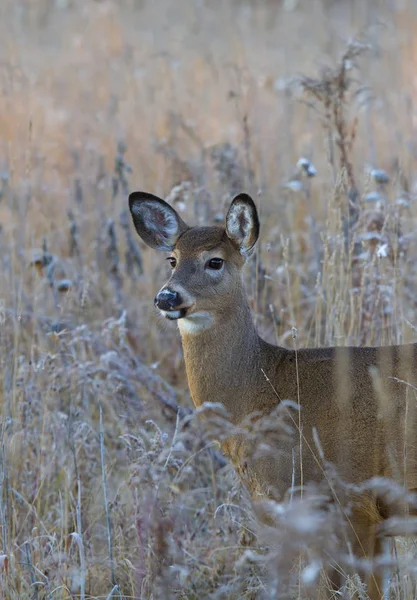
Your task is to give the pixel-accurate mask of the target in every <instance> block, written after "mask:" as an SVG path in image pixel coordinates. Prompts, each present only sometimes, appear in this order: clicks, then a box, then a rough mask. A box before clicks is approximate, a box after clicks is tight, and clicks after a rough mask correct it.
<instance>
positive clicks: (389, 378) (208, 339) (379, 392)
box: [129, 191, 417, 600]
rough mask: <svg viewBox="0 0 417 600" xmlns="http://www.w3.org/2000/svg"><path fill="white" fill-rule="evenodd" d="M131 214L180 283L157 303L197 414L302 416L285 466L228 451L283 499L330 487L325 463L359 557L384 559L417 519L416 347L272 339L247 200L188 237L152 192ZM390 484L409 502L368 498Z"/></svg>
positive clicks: (253, 484) (233, 446)
mask: <svg viewBox="0 0 417 600" xmlns="http://www.w3.org/2000/svg"><path fill="white" fill-rule="evenodd" d="M129 207H130V212H131V215H132V219H133V223H134V226H135V228H136V231H137V233H138V234H139V236H140V237H141V238H142V240H143V242H145V244H147V245H148V246H149V247H150V248H153V249H155V250H159V251H164V252H167V253H168V261H169V264H170V266H171V268H172V274H171V276H170V278H169V280H168V281H167V282H166V283H165V285H163V287H162V288H161V289H160V290H159V292H158V293H157V295H156V297H155V301H154V303H155V306H156V307H157V309H158V310H159V311H160V313H161V314H162V315H163V317H165V318H166V319H168V320H171V321H176V322H177V324H178V328H179V332H180V335H181V341H182V347H183V354H184V362H185V368H186V374H187V379H188V386H189V390H190V393H191V397H192V400H193V403H194V405H195V407H196V408H198V407H201V406H203V405H204V404H205V403H212V402H217V403H220V404H221V405H222V406H223V407H224V408H225V410H226V411H227V414H228V415H229V417H228V418H229V419H230V422H231V423H232V424H234V425H237V426H238V425H239V424H240V423H242V422H243V421H244V419H246V418H248V417H249V416H250V415H251V414H262V415H268V414H269V413H272V412H273V411H274V410H275V409H276V408H277V406H279V405H280V404H281V403H284V401H292V402H293V403H295V404H296V405H297V406H298V408H299V412H298V416H295V417H294V422H295V425H296V426H297V427H296V428H297V431H298V433H299V434H300V440H301V436H302V440H303V443H298V437H297V435H296V436H295V437H296V439H295V441H294V440H293V441H291V439H290V440H289V439H288V438H287V437H285V436H283V439H282V443H281V442H280V440H279V436H278V441H277V442H276V444H277V446H276V448H275V449H273V450H276V452H275V456H260V457H256V456H254V453H253V445H252V444H251V443H249V442H246V440H245V436H244V435H241V434H237V435H231V437H230V439H229V438H226V439H225V440H223V441H222V442H221V444H222V449H223V451H224V453H225V454H226V456H227V457H228V458H229V459H230V460H231V462H232V463H233V464H234V466H235V468H236V470H237V471H238V473H239V474H240V475H241V477H242V479H243V480H244V483H245V485H246V486H247V487H248V489H249V492H250V493H251V494H252V495H254V496H257V495H259V494H261V495H262V494H263V495H265V497H269V498H274V499H282V498H284V497H286V495H288V490H289V489H290V488H291V487H293V488H294V486H296V487H297V486H298V488H300V487H301V488H302V487H303V486H306V485H307V484H308V483H309V482H312V483H320V482H322V481H323V480H324V479H325V471H324V470H323V468H322V465H321V464H320V457H319V459H318V458H317V456H318V454H319V455H320V456H321V457H322V458H324V459H325V460H326V461H327V462H326V464H331V465H333V466H334V468H335V470H336V472H337V474H338V476H340V478H341V479H342V480H343V481H345V482H347V483H348V484H349V485H350V486H351V488H352V489H353V490H356V492H354V493H353V496H354V500H353V503H352V505H351V507H350V512H349V517H348V526H347V529H346V531H347V533H346V535H347V541H348V543H349V548H350V550H351V552H352V554H353V556H354V557H357V558H369V559H376V558H377V557H378V556H381V553H382V552H383V548H384V539H385V536H394V535H398V533H396V531H395V526H394V525H393V524H394V523H395V522H396V521H395V518H397V517H406V518H411V519H413V517H415V516H417V509H416V507H417V503H416V501H415V498H416V496H415V494H416V492H417V410H416V408H417V394H416V390H417V345H416V344H406V345H402V346H401V345H400V346H386V347H329V348H305V349H295V348H293V349H288V348H285V347H280V346H277V345H272V344H270V343H268V342H266V341H264V340H263V339H262V337H260V336H259V335H258V333H257V329H256V327H255V324H254V318H253V315H252V311H251V308H250V304H249V300H248V296H247V294H246V292H245V289H244V282H243V277H242V273H243V268H244V265H245V263H246V262H247V261H248V259H249V257H250V256H251V254H252V253H253V251H254V247H255V244H256V242H257V240H258V237H259V234H260V222H259V217H258V212H257V209H256V205H255V203H254V201H253V200H252V198H251V197H250V196H249V195H248V194H245V193H241V194H239V195H237V196H236V197H235V198H234V199H233V200H232V202H231V204H230V207H229V209H228V212H227V216H226V219H225V224H224V226H218V225H213V226H211V225H207V226H196V227H190V226H188V225H187V224H186V223H185V222H184V221H183V219H182V218H181V216H180V215H179V214H178V213H177V211H176V210H175V209H174V208H172V207H171V206H170V205H169V204H168V203H167V202H165V201H164V200H163V199H161V198H159V197H157V196H154V195H153V194H150V193H146V192H140V191H138V192H133V193H131V194H130V196H129ZM318 440H319V445H320V452H319V453H317V452H315V450H314V449H315V448H317V441H318ZM294 453H295V454H294ZM294 456H296V459H294ZM385 480H389V481H394V482H395V483H396V484H397V485H398V486H399V488H400V489H401V490H404V495H403V496H401V494H400V495H397V496H396V497H395V498H389V499H387V495H386V493H384V492H383V491H381V489H380V487H378V485H376V486H374V488H373V491H369V489H365V491H364V488H363V484H364V482H368V481H385ZM361 486H362V488H361ZM358 490H359V491H358ZM361 490H362V492H361ZM384 525H386V527H385V530H384ZM384 531H385V533H384ZM399 534H400V535H401V533H399ZM359 562H360V561H359ZM329 573H330V574H329V580H330V583H331V589H332V590H338V589H340V588H341V587H342V585H343V578H342V576H341V575H340V574H339V573H338V571H337V569H336V568H335V567H334V566H333V567H329ZM365 577H367V579H366V583H367V593H368V595H369V597H370V598H371V600H380V599H381V598H382V597H383V593H384V591H383V575H382V574H381V573H371V574H369V573H368V574H367V575H366V574H365Z"/></svg>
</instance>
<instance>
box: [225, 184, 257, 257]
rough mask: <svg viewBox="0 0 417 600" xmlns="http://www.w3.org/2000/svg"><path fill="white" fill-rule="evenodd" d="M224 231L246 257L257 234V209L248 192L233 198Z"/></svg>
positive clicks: (254, 242)
mask: <svg viewBox="0 0 417 600" xmlns="http://www.w3.org/2000/svg"><path fill="white" fill-rule="evenodd" d="M226 233H227V237H228V238H229V239H230V240H231V241H232V242H233V244H234V245H235V246H237V247H238V248H239V251H240V253H241V254H242V255H243V256H244V257H245V258H246V257H248V256H249V255H250V253H251V250H252V249H253V247H254V245H255V244H256V241H257V239H258V236H259V218H258V211H257V210H256V206H255V203H254V201H253V200H252V198H251V197H250V196H248V194H239V195H238V196H236V197H235V198H234V199H233V201H232V204H231V205H230V208H229V211H228V213H227V216H226Z"/></svg>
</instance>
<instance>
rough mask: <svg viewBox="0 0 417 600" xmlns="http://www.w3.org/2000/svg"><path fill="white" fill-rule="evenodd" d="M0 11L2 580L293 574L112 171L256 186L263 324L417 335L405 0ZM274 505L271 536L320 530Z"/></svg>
mask: <svg viewBox="0 0 417 600" xmlns="http://www.w3.org/2000/svg"><path fill="white" fill-rule="evenodd" d="M391 5H392V6H391ZM0 16H1V19H0V34H1V40H2V43H1V48H0V52H1V62H0V175H1V179H0V186H1V196H0V344H1V347H0V350H1V353H0V384H1V385H0V409H1V420H0V440H1V443H0V532H1V538H0V597H1V598H4V599H5V600H6V599H7V600H9V599H18V598H19V599H22V600H26V599H28V598H31V599H37V600H38V599H39V600H40V599H43V598H50V599H52V598H53V599H55V598H60V599H64V598H65V599H66V598H111V597H113V598H117V597H119V598H154V599H156V598H178V599H187V600H191V599H197V598H198V599H201V598H213V599H214V598H215V599H221V598H224V599H226V598H227V599H233V598H235V599H237V598H239V599H243V598H251V599H252V598H262V597H268V598H278V597H284V592H283V589H284V587H285V586H284V583H285V582H287V579H288V564H287V562H288V561H286V560H283V556H284V554H283V553H282V552H281V553H280V552H279V551H277V550H276V548H275V550H274V549H272V550H271V549H270V550H267V549H266V548H265V547H261V546H260V544H261V543H262V540H258V541H256V539H255V538H254V536H253V527H254V523H253V521H252V517H251V513H250V510H249V504H248V501H247V498H246V494H245V492H244V490H243V489H242V488H241V486H240V484H239V483H238V481H237V480H236V477H235V475H234V474H233V473H232V471H231V470H230V468H229V467H228V466H224V463H223V462H222V461H221V460H220V458H219V456H218V454H217V453H216V452H213V444H214V442H213V441H212V439H213V434H210V435H209V434H208V433H207V430H206V429H204V430H202V428H201V425H200V423H199V419H196V418H195V417H194V416H192V415H191V416H190V414H189V411H188V410H187V407H190V406H191V402H190V399H189V396H188V392H187V386H186V380H185V375H184V369H183V362H182V354H181V348H180V342H179V336H178V334H177V332H176V330H175V327H174V326H170V325H168V324H165V323H162V322H161V321H160V320H159V319H158V317H157V315H156V314H155V312H154V310H153V307H152V298H153V295H154V292H155V291H156V290H157V289H158V288H159V286H160V284H161V282H163V280H164V276H165V274H164V272H163V270H164V268H165V267H164V266H163V265H162V262H163V261H161V260H160V257H158V256H155V255H154V253H152V252H150V251H148V250H147V249H145V248H144V246H143V245H142V244H141V242H139V240H138V238H137V237H134V234H133V230H132V227H131V225H130V222H129V221H128V220H127V215H126V196H127V191H128V189H132V190H133V189H144V190H148V191H151V192H153V193H156V194H160V195H163V196H167V195H168V194H169V193H170V191H171V190H172V188H173V187H174V186H176V185H179V184H182V187H181V189H180V190H174V192H173V193H172V199H173V200H174V202H175V198H174V196H176V195H177V196H178V197H179V199H180V201H181V202H183V207H182V208H183V211H184V215H185V218H188V219H189V220H190V222H210V221H213V220H215V219H216V218H217V215H218V214H219V213H222V212H223V210H224V207H225V205H226V203H227V202H228V201H229V198H230V193H231V192H233V191H235V189H239V190H240V189H245V190H247V191H249V192H251V193H253V194H254V195H258V204H259V207H260V212H261V219H262V241H261V246H260V249H259V251H258V254H257V258H256V261H253V262H252V264H251V267H250V269H248V275H249V278H248V281H249V291H250V293H251V298H252V302H253V307H254V310H255V312H256V318H257V323H258V327H259V328H260V330H261V332H262V333H263V335H264V336H265V337H266V338H267V339H268V340H272V341H274V340H277V341H278V342H279V343H280V344H283V345H294V344H296V345H297V346H304V345H341V344H345V343H349V344H386V343H393V342H406V341H411V340H416V337H417V336H416V333H415V327H416V321H415V315H416V307H417V304H416V294H415V290H416V285H417V270H416V265H417V260H416V259H417V239H416V235H415V232H416V231H417V210H416V207H415V202H416V197H417V179H416V173H417V146H416V143H415V134H416V126H417V120H416V119H417V106H416V100H415V98H416V94H417V78H416V75H415V67H416V65H417V44H416V41H415V40H416V39H417V38H416V35H415V34H416V31H417V11H416V8H415V3H414V2H413V0H402V2H391V3H390V2H388V0H386V1H382V0H380V1H377V0H375V1H368V2H361V1H359V0H357V1H355V0H352V1H351V2H348V1H347V0H308V1H303V0H299V1H298V2H288V1H285V2H284V1H282V2H278V1H277V2H273V1H272V0H269V1H267V0H265V2H255V0H253V1H252V2H250V1H243V0H234V1H230V2H226V1H224V2H218V3H216V4H215V8H214V4H213V3H208V2H207V3H203V2H193V1H192V0H181V1H179V2H175V3H173V2H169V1H168V0H161V1H160V2H151V1H150V0H149V1H146V0H142V1H141V0H120V1H119V2H111V1H106V0H105V1H103V2H94V1H92V0H86V1H84V2H81V1H79V0H67V1H65V0H55V1H53V0H38V1H35V0H26V1H25V2H23V1H22V2H20V3H15V2H12V0H3V2H2V5H1V8H0ZM352 35H357V36H358V40H359V41H360V45H361V48H360V49H361V52H360V55H359V56H357V57H355V56H353V55H352V56H349V57H347V60H349V62H348V63H346V62H344V63H343V62H340V60H339V59H340V57H341V56H342V54H343V52H344V51H345V49H346V44H347V40H348V39H349V38H350V37H351V36H352ZM362 44H364V45H366V46H367V50H366V52H365V51H363V52H362V50H365V48H362ZM352 48H353V47H351V49H352ZM355 48H358V45H356V46H355ZM353 54H355V52H353ZM324 65H327V66H329V67H330V68H331V69H332V70H325V71H323V66H324ZM356 65H357V66H356ZM338 77H339V80H338ZM340 77H342V78H343V82H341V79H340ZM314 78H315V79H314ZM345 78H346V79H345ZM348 79H351V81H350V82H349V85H347V81H348ZM332 82H333V83H332ZM345 84H346V85H345ZM332 85H333V87H332ZM342 101H343V104H342V103H341V102H342ZM342 107H343V110H342ZM300 157H308V158H309V159H310V160H311V161H312V162H313V163H314V166H315V168H316V169H317V176H316V177H313V178H308V177H306V176H305V173H304V171H303V170H302V169H301V170H298V171H297V172H296V165H297V161H298V159H299V158H300ZM129 165H130V167H131V168H130V167H129ZM377 168H379V169H384V170H385V171H386V172H387V173H388V175H389V178H390V181H389V182H388V183H378V182H377V181H375V173H374V174H373V173H372V169H377ZM184 182H189V183H188V184H185V183H184ZM289 182H291V183H290V184H288V183H289ZM371 194H373V195H371ZM349 199H350V200H349ZM294 327H295V328H296V329H297V335H296V336H294V334H293V333H292V331H293V329H292V328H294ZM294 338H295V339H294ZM178 405H180V406H181V407H184V408H183V409H182V410H181V411H180V410H179V409H177V406H178ZM286 510H288V511H290V508H289V507H287V508H286ZM292 510H296V509H295V508H293V509H292ZM287 514H288V523H290V524H292V525H291V527H290V531H289V533H288V529H286V532H284V533H282V532H281V533H276V535H277V536H279V537H277V538H276V539H275V541H277V540H278V541H279V544H282V545H283V547H284V548H285V547H286V544H288V540H289V539H291V541H292V546H291V550H290V552H293V551H294V552H295V550H297V551H298V550H299V549H300V548H305V547H309V542H310V541H312V540H313V539H314V540H315V542H316V541H317V535H316V532H315V530H314V528H313V529H312V530H310V531H309V533H308V535H301V534H300V532H299V531H298V532H297V527H296V523H297V519H298V516H297V513H291V512H288V513H287ZM313 514H314V513H313ZM312 522H313V523H314V519H313V520H312ZM285 535H286V536H287V537H285ZM322 535H324V534H323V532H322ZM267 539H268V536H267ZM248 543H251V549H250V550H249V549H248V547H247V546H246V544H248ZM279 544H278V545H277V546H276V547H278V548H279ZM323 544H324V542H323ZM287 548H288V546H287ZM322 550H323V549H322ZM327 550H329V552H330V551H331V549H329V548H327V547H326V551H327ZM413 550H414V545H413V544H411V543H408V545H404V544H403V543H399V544H398V561H397V564H398V568H397V569H396V571H395V577H394V578H393V581H392V584H391V589H392V595H393V597H396V598H407V599H410V598H412V597H413V595H412V594H413V592H412V591H411V579H412V575H413V565H412V556H413ZM320 552H321V551H320ZM320 552H318V553H317V552H316V554H314V552H313V555H314V557H315V558H314V560H312V561H310V563H309V565H308V568H309V570H307V571H305V572H304V578H303V577H302V581H303V582H304V584H307V583H308V582H310V581H313V580H314V579H315V575H314V573H315V571H314V569H315V568H316V567H317V565H318V566H319V564H320V563H319V560H318V558H317V556H320ZM288 556H289V554H288ZM314 561H315V562H314ZM414 568H415V567H414ZM414 575H415V573H414ZM287 583H288V582H287ZM349 585H350V588H349V590H350V592H349V593H351V594H353V590H354V588H355V585H356V586H357V585H359V584H358V582H356V583H355V581H354V580H352V581H350V584H349ZM359 587H360V586H359ZM307 591H308V586H307ZM307 591H305V590H304V591H303V589H302V587H300V588H299V587H297V585H296V586H295V589H294V596H295V597H297V596H300V597H304V595H305V594H306V593H307ZM360 593H361V597H364V598H365V597H366V596H365V592H363V591H362V592H360ZM285 597H287V596H285Z"/></svg>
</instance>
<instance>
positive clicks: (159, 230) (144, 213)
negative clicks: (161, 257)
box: [129, 192, 189, 250]
mask: <svg viewBox="0 0 417 600" xmlns="http://www.w3.org/2000/svg"><path fill="white" fill-rule="evenodd" d="M129 208H130V212H131V213H132V218H133V223H134V225H135V228H136V231H137V232H138V234H139V235H140V237H141V238H142V239H143V241H144V242H145V244H148V246H150V247H151V248H155V249H156V250H173V248H174V246H175V244H176V243H177V240H178V238H179V237H180V235H181V234H183V233H184V231H187V229H189V227H188V225H187V224H186V223H184V221H183V220H182V219H181V217H180V216H179V215H178V213H177V212H176V211H175V210H174V209H173V208H172V207H171V206H170V205H169V204H167V203H166V202H165V200H161V198H158V197H157V196H153V195H152V194H147V193H146V192H133V193H132V194H130V196H129Z"/></svg>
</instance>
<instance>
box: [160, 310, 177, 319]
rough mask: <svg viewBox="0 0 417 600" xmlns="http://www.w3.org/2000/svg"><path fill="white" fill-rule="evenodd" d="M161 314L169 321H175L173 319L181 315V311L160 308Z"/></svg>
mask: <svg viewBox="0 0 417 600" xmlns="http://www.w3.org/2000/svg"><path fill="white" fill-rule="evenodd" d="M161 314H162V315H163V316H164V317H165V318H166V319H170V320H171V321H175V319H179V318H180V316H181V312H180V311H179V310H170V311H167V310H161Z"/></svg>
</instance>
